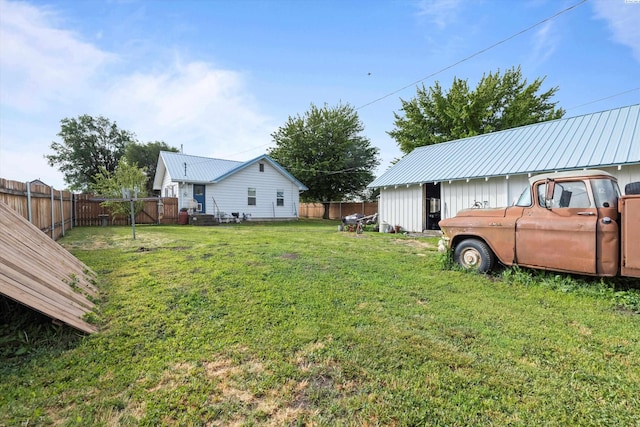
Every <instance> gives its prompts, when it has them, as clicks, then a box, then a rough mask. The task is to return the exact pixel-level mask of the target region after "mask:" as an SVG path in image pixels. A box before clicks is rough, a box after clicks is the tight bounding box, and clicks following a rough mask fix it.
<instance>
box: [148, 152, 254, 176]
mask: <svg viewBox="0 0 640 427" xmlns="http://www.w3.org/2000/svg"><path fill="white" fill-rule="evenodd" d="M160 158H161V159H162V160H163V161H164V165H165V167H166V168H167V171H168V173H169V176H170V177H171V180H172V181H184V182H192V183H209V182H212V181H213V180H214V179H215V178H217V177H219V176H221V175H224V174H225V173H227V172H229V171H230V170H232V169H235V168H237V167H238V166H240V165H242V163H243V162H237V161H234V160H222V159H212V158H210V157H200V156H189V155H187V154H182V153H172V152H169V151H162V152H160Z"/></svg>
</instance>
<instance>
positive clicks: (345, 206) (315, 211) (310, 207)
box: [300, 202, 378, 219]
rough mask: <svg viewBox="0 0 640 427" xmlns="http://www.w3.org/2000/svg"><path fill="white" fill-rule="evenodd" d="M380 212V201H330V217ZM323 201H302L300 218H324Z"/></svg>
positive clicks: (337, 217)
mask: <svg viewBox="0 0 640 427" xmlns="http://www.w3.org/2000/svg"><path fill="white" fill-rule="evenodd" d="M377 212H378V202H329V219H342V218H343V217H345V216H348V215H352V214H358V213H359V214H362V215H365V216H368V215H373V214H375V213H377ZM324 213H325V209H324V205H323V204H322V203H300V218H316V219H320V218H324Z"/></svg>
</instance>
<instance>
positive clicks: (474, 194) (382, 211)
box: [378, 165, 640, 232]
mask: <svg viewBox="0 0 640 427" xmlns="http://www.w3.org/2000/svg"><path fill="white" fill-rule="evenodd" d="M597 169H599V170H603V171H605V172H608V173H610V174H612V175H613V176H615V177H616V178H617V180H618V186H619V187H620V191H621V192H622V193H624V187H625V185H627V184H629V183H631V182H638V181H640V165H625V166H623V167H621V168H620V169H618V168H617V167H602V168H597ZM533 175H535V174H533ZM528 186H529V175H512V176H509V178H508V179H507V178H506V177H492V178H489V179H485V178H477V179H470V180H469V181H468V182H467V181H466V180H458V181H451V182H441V183H440V192H441V208H442V211H441V216H442V219H445V218H451V217H454V216H455V215H456V214H457V213H458V212H459V211H461V210H462V209H467V208H470V207H472V206H473V205H474V203H475V202H476V201H477V202H480V203H481V204H482V205H483V206H486V207H490V208H495V207H505V206H511V205H513V204H514V202H515V201H516V200H517V199H518V197H519V196H520V194H521V193H522V191H523V190H524V189H525V188H527V187H528ZM485 202H486V203H485ZM425 204H426V201H425V200H424V193H423V187H422V186H420V185H417V184H412V185H409V186H408V187H407V186H406V185H398V186H397V187H387V188H381V189H380V198H379V204H378V206H379V208H378V209H379V212H378V213H379V216H380V221H381V223H387V224H389V225H391V226H394V225H400V226H401V227H402V229H403V230H405V231H409V232H422V231H424V227H425V225H426V221H425V215H426V212H425Z"/></svg>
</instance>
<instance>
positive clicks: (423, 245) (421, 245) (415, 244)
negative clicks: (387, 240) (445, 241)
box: [392, 239, 437, 249]
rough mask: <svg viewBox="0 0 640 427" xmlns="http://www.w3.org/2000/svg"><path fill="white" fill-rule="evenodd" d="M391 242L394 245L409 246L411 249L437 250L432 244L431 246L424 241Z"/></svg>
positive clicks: (395, 240) (399, 240)
mask: <svg viewBox="0 0 640 427" xmlns="http://www.w3.org/2000/svg"><path fill="white" fill-rule="evenodd" d="M392 242H393V243H395V244H396V245H405V246H411V247H413V248H419V249H436V248H437V246H436V245H434V244H431V243H429V242H426V241H424V240H418V239H394V240H392Z"/></svg>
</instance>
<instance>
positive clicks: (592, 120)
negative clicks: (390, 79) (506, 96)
mask: <svg viewBox="0 0 640 427" xmlns="http://www.w3.org/2000/svg"><path fill="white" fill-rule="evenodd" d="M580 169H601V170H605V171H607V172H609V173H611V174H613V175H614V176H616V177H617V179H618V184H619V186H620V189H621V190H624V186H625V185H626V184H628V183H630V182H635V181H640V104H638V105H631V106H627V107H621V108H617V109H613V110H608V111H602V112H598V113H593V114H587V115H583V116H577V117H571V118H565V119H559V120H553V121H548V122H542V123H536V124H532V125H528V126H522V127H519V128H514V129H509V130H504V131H500V132H493V133H489V134H484V135H478V136H474V137H470V138H464V139H459V140H456V141H449V142H445V143H442V144H436V145H430V146H425V147H420V148H416V149H415V150H413V151H412V152H411V153H409V154H407V155H406V156H405V157H403V158H402V159H401V160H400V161H399V162H398V163H396V164H395V165H394V166H392V167H391V168H390V169H389V170H387V171H386V172H385V173H384V174H382V175H381V176H380V177H378V178H376V179H375V180H374V181H373V182H372V183H371V184H369V185H368V187H369V188H379V189H380V197H379V202H378V214H379V220H380V223H381V224H384V223H387V224H389V225H391V226H393V225H400V226H401V227H402V228H403V229H405V230H407V231H414V232H420V231H423V230H425V229H437V228H438V227H437V223H438V221H439V220H440V219H441V218H442V219H443V218H449V217H452V216H455V215H456V213H457V212H458V211H459V210H461V209H465V208H470V207H472V206H473V205H474V204H478V205H480V206H486V207H499V206H509V205H511V204H513V201H514V200H515V199H516V198H517V197H518V196H519V195H520V193H521V192H522V190H523V189H524V188H526V187H527V185H528V181H527V179H528V177H530V176H532V175H535V174H538V173H544V172H555V171H567V170H580ZM382 229H383V227H381V230H382Z"/></svg>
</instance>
